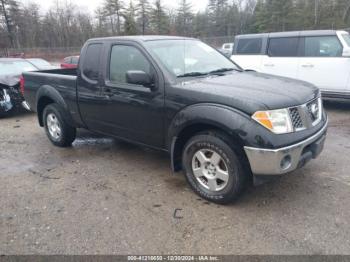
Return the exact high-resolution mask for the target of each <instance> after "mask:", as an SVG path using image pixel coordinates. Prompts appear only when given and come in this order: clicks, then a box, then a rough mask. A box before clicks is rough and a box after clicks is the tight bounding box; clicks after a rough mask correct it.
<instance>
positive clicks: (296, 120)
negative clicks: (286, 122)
mask: <svg viewBox="0 0 350 262" xmlns="http://www.w3.org/2000/svg"><path fill="white" fill-rule="evenodd" d="M289 115H290V119H291V120H292V124H293V127H294V129H296V130H298V129H301V128H303V127H304V125H303V121H302V120H301V117H300V114H299V109H298V108H297V107H293V108H289Z"/></svg>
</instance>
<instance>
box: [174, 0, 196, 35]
mask: <svg viewBox="0 0 350 262" xmlns="http://www.w3.org/2000/svg"><path fill="white" fill-rule="evenodd" d="M192 23H193V13H192V6H191V4H190V3H189V2H188V0H182V1H181V2H180V6H179V8H178V10H177V16H176V31H177V33H178V34H179V35H183V36H188V35H191V33H192Z"/></svg>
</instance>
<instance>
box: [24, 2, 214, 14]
mask: <svg viewBox="0 0 350 262" xmlns="http://www.w3.org/2000/svg"><path fill="white" fill-rule="evenodd" d="M56 1H57V0H21V2H24V3H29V2H35V3H37V4H39V5H40V7H41V9H42V10H43V11H47V10H48V9H49V8H50V6H51V5H53V4H54V3H55V2H56ZM58 1H62V2H65V1H68V2H69V1H70V2H71V3H74V4H76V5H78V6H80V7H82V8H84V9H85V8H87V9H88V10H89V11H90V12H91V13H93V12H94V10H95V9H96V7H98V6H101V5H102V4H103V0H58ZM128 1H129V0H124V2H126V3H127V2H128ZM133 2H134V3H136V0H133ZM150 2H151V3H152V2H153V1H152V0H150ZM162 2H163V4H164V5H166V6H167V7H168V8H176V6H177V4H178V3H179V2H180V0H162ZM189 2H190V3H191V4H192V7H193V11H202V10H204V9H205V7H206V5H207V2H208V0H189Z"/></svg>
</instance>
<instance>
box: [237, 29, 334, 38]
mask: <svg viewBox="0 0 350 262" xmlns="http://www.w3.org/2000/svg"><path fill="white" fill-rule="evenodd" d="M337 32H338V31H337V30H310V31H290V32H275V33H263V34H248V35H237V36H236V38H251V37H262V38H269V37H271V38H273V37H281V38H282V37H293V36H325V35H327V36H329V35H336V34H337Z"/></svg>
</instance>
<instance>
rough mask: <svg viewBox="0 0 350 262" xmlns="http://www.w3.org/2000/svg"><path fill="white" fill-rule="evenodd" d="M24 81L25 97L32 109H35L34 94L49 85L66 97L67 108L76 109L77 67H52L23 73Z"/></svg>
mask: <svg viewBox="0 0 350 262" xmlns="http://www.w3.org/2000/svg"><path fill="white" fill-rule="evenodd" d="M23 78H24V81H25V90H24V94H25V99H26V101H27V103H28V104H29V105H30V108H31V109H32V110H33V111H36V108H37V104H36V103H37V101H36V95H37V94H38V92H40V90H39V89H40V88H42V87H44V86H45V87H48V86H49V87H51V90H52V91H53V92H59V94H60V96H61V97H63V98H64V99H66V103H67V106H68V108H69V109H71V110H72V111H76V110H77V109H76V107H77V105H76V98H77V97H76V83H77V69H53V70H42V71H35V72H25V73H23Z"/></svg>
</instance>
